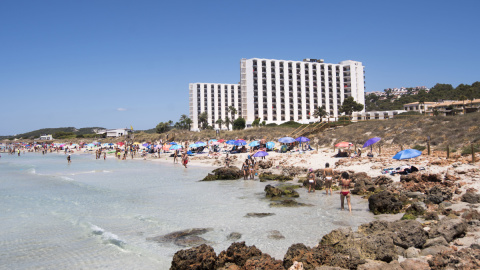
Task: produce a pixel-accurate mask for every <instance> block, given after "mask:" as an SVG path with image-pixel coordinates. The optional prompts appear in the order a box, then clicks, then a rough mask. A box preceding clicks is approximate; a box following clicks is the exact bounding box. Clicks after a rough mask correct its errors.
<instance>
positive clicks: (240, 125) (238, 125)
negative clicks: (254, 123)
mask: <svg viewBox="0 0 480 270" xmlns="http://www.w3.org/2000/svg"><path fill="white" fill-rule="evenodd" d="M245 125H246V122H245V119H243V118H242V117H239V118H237V119H235V121H233V129H234V130H242V129H245Z"/></svg>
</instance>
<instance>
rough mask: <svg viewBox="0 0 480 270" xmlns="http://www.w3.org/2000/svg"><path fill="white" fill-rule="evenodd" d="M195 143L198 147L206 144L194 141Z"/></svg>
mask: <svg viewBox="0 0 480 270" xmlns="http://www.w3.org/2000/svg"><path fill="white" fill-rule="evenodd" d="M195 144H196V145H198V146H199V147H200V146H206V145H207V144H206V143H204V142H196V143H195Z"/></svg>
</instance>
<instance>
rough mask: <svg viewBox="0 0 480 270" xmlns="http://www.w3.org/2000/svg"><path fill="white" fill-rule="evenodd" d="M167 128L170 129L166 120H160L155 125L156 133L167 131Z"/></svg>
mask: <svg viewBox="0 0 480 270" xmlns="http://www.w3.org/2000/svg"><path fill="white" fill-rule="evenodd" d="M169 129H170V125H169V124H168V122H160V123H158V125H157V126H156V127H155V132H156V133H164V132H167V131H168V130H169Z"/></svg>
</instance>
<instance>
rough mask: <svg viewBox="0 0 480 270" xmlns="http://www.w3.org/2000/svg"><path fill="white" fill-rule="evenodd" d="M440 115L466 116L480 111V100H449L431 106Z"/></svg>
mask: <svg viewBox="0 0 480 270" xmlns="http://www.w3.org/2000/svg"><path fill="white" fill-rule="evenodd" d="M431 108H432V111H431V114H432V115H433V114H434V113H433V110H435V112H436V113H437V114H439V115H453V114H465V113H471V112H478V111H479V110H480V99H474V100H463V101H462V100H447V101H443V102H440V103H437V104H435V105H433V106H431Z"/></svg>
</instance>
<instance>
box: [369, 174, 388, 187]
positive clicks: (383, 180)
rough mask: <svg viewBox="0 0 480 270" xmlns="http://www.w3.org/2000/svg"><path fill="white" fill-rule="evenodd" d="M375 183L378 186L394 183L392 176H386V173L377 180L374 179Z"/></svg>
mask: <svg viewBox="0 0 480 270" xmlns="http://www.w3.org/2000/svg"><path fill="white" fill-rule="evenodd" d="M373 183H374V184H375V185H377V186H387V185H390V184H391V183H393V180H392V178H390V177H388V176H385V175H380V176H378V177H377V178H375V180H373Z"/></svg>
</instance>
